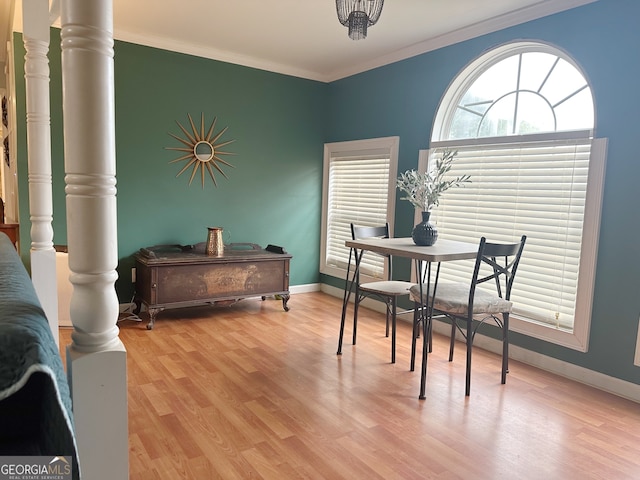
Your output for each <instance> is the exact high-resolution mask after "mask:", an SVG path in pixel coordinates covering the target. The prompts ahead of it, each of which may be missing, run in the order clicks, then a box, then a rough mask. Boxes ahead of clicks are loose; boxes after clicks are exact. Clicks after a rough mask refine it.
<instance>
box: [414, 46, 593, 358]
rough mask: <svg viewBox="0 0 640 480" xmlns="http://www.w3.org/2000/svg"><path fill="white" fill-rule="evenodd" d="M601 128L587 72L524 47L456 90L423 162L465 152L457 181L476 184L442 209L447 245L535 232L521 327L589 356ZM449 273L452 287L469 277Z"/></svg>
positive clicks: (518, 305)
mask: <svg viewBox="0 0 640 480" xmlns="http://www.w3.org/2000/svg"><path fill="white" fill-rule="evenodd" d="M594 126H595V109H594V102H593V96H592V92H591V88H590V86H589V83H588V81H587V79H586V76H585V75H584V74H583V73H582V72H581V69H580V68H579V67H578V65H577V64H576V63H575V62H574V61H573V60H572V59H571V58H570V57H569V56H568V55H567V54H566V53H565V52H563V51H561V50H559V49H557V48H555V47H552V46H550V45H547V44H543V43H538V42H516V43H511V44H508V45H503V46H500V47H498V48H496V49H494V50H492V51H489V52H487V53H485V54H484V55H482V56H481V57H480V58H478V59H476V60H475V61H474V62H472V63H471V64H470V65H469V66H467V67H466V68H465V69H464V70H463V71H462V72H461V73H460V74H459V75H458V76H457V77H456V78H455V79H454V80H453V81H452V83H451V85H450V87H449V88H448V90H447V92H446V93H445V95H444V96H443V99H442V102H441V104H440V107H439V109H438V112H437V115H436V119H435V122H434V128H433V132H432V138H431V149H430V151H429V152H428V154H427V152H425V153H424V154H423V155H422V163H423V165H422V168H427V166H426V163H427V158H430V157H431V158H432V157H434V156H438V155H440V154H441V151H442V150H443V149H450V150H455V151H457V152H458V154H457V156H456V159H455V161H454V167H453V169H452V170H451V171H450V175H452V176H454V177H455V176H458V175H461V174H469V175H471V180H472V183H471V184H468V185H465V186H464V188H455V189H451V190H449V191H447V192H446V193H445V195H443V197H442V200H441V202H440V206H439V207H438V208H437V209H436V210H435V211H434V214H435V215H434V216H435V220H436V222H437V227H438V231H439V233H440V235H441V236H442V237H443V238H452V239H457V240H465V241H477V240H478V238H479V237H480V236H486V237H488V238H489V240H492V241H512V240H517V239H518V238H519V237H520V235H522V234H526V235H527V237H528V238H527V246H526V247H525V252H524V254H523V258H522V261H521V266H520V269H519V273H518V277H519V278H518V279H517V281H516V286H514V291H513V293H512V297H513V299H514V303H515V307H514V317H516V318H515V319H514V321H513V322H512V327H513V328H512V329H513V330H517V331H520V332H522V333H525V334H529V335H532V336H536V337H539V338H544V339H545V340H549V341H553V342H556V343H561V344H564V345H566V346H569V347H572V348H576V349H579V350H586V348H587V340H588V330H589V324H590V316H591V296H592V295H591V294H592V291H593V279H594V270H595V256H596V253H597V233H598V228H599V219H600V203H601V190H602V184H603V176H604V152H605V149H606V142H605V141H604V140H597V139H594V138H593V132H594ZM446 267H447V268H446V269H447V271H448V272H449V273H447V272H444V277H445V278H446V276H447V275H449V276H450V278H451V279H455V277H456V276H459V275H461V274H462V273H463V270H464V268H466V267H464V266H460V267H457V268H459V269H461V270H456V267H455V266H454V267H453V268H450V267H449V265H447V266H446ZM443 269H444V267H443Z"/></svg>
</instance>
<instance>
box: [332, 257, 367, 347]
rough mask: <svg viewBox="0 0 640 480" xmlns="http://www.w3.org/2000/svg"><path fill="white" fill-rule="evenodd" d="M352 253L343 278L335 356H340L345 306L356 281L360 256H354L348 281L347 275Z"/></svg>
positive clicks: (345, 314)
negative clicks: (352, 267) (351, 274)
mask: <svg viewBox="0 0 640 480" xmlns="http://www.w3.org/2000/svg"><path fill="white" fill-rule="evenodd" d="M352 253H353V249H351V251H350V252H349V263H348V264H347V274H346V276H345V281H344V296H343V298H342V316H341V318H340V335H339V337H338V351H337V352H336V355H342V339H343V337H344V322H345V320H346V318H347V306H348V305H349V299H350V298H351V292H352V291H353V287H354V285H355V283H356V281H357V280H358V267H359V264H360V259H361V258H362V255H360V257H358V254H357V253H356V255H355V260H356V266H355V268H354V271H353V277H352V278H351V279H349V275H350V273H351V256H352Z"/></svg>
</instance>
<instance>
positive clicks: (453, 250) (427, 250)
mask: <svg viewBox="0 0 640 480" xmlns="http://www.w3.org/2000/svg"><path fill="white" fill-rule="evenodd" d="M345 245H346V246H347V247H352V248H358V249H362V250H368V251H370V252H376V253H382V254H387V255H393V256H396V257H405V258H411V259H413V260H420V261H423V262H447V261H451V260H465V259H469V258H476V255H477V254H478V243H467V242H457V241H454V240H445V239H439V240H438V241H436V243H435V245H432V246H430V247H421V246H418V245H416V244H415V243H413V239H411V238H409V237H406V238H364V239H361V240H347V241H346V242H345Z"/></svg>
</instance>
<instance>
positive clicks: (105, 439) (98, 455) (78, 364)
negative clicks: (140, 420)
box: [67, 342, 129, 480]
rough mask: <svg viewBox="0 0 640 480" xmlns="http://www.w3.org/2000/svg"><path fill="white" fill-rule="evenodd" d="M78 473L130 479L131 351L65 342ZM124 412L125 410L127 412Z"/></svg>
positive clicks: (98, 478)
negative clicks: (89, 350)
mask: <svg viewBox="0 0 640 480" xmlns="http://www.w3.org/2000/svg"><path fill="white" fill-rule="evenodd" d="M67 372H68V377H69V384H70V385H71V398H72V401H73V417H74V424H75V430H76V442H77V445H78V455H79V459H78V460H79V464H80V472H81V473H82V478H87V479H91V480H126V479H128V478H129V432H128V422H127V414H126V412H127V351H126V349H125V348H124V345H123V344H122V342H119V345H118V346H117V347H115V348H113V349H110V350H106V351H101V352H94V353H84V352H78V351H76V350H74V349H73V346H68V347H67ZM123 413H124V414H123Z"/></svg>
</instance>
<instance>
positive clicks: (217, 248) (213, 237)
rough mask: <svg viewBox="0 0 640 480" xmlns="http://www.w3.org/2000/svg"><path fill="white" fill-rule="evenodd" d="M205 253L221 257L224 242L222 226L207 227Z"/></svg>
mask: <svg viewBox="0 0 640 480" xmlns="http://www.w3.org/2000/svg"><path fill="white" fill-rule="evenodd" d="M207 229H208V230H209V233H208V235H207V248H206V252H207V255H211V256H213V257H221V256H222V255H224V242H223V241H222V230H223V229H222V227H207Z"/></svg>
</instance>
